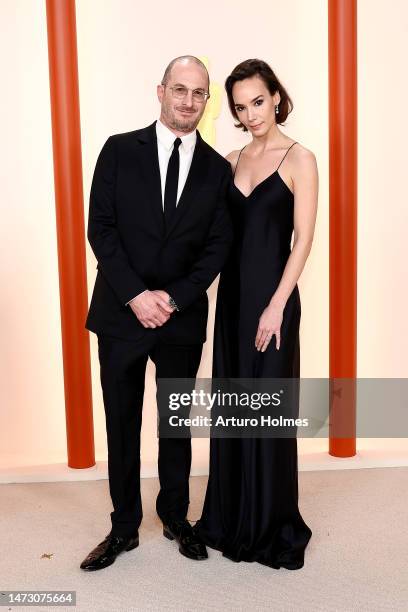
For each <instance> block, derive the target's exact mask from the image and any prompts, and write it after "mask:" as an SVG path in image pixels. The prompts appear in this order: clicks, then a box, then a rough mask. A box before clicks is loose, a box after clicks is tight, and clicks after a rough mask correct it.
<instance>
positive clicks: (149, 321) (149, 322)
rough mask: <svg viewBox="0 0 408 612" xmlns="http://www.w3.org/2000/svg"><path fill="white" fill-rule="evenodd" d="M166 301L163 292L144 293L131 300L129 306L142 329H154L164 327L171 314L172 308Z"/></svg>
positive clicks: (165, 294)
mask: <svg viewBox="0 0 408 612" xmlns="http://www.w3.org/2000/svg"><path fill="white" fill-rule="evenodd" d="M166 296H167V299H166ZM167 301H168V294H167V293H166V292H165V291H160V290H157V291H144V292H143V293H141V294H140V295H138V296H136V297H135V298H133V300H131V301H130V302H129V306H130V308H131V309H132V310H133V312H134V313H135V315H136V316H137V318H138V319H139V321H140V323H141V324H142V325H143V327H146V328H148V327H150V328H154V327H161V326H162V325H164V323H166V322H167V321H168V320H169V318H170V315H171V313H172V312H173V308H172V307H171V306H170V305H169V304H168V303H167Z"/></svg>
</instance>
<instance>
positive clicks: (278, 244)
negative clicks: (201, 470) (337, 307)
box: [196, 60, 318, 569]
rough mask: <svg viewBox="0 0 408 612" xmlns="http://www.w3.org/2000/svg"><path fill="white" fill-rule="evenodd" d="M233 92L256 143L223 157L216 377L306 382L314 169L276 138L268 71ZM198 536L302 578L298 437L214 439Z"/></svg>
mask: <svg viewBox="0 0 408 612" xmlns="http://www.w3.org/2000/svg"><path fill="white" fill-rule="evenodd" d="M226 90H227V95H228V102H229V106H230V109H231V112H232V115H233V116H234V118H235V119H237V121H238V125H237V127H241V128H242V129H244V131H248V130H249V131H250V133H251V135H252V140H251V142H250V143H249V144H248V145H247V146H246V147H244V148H243V149H242V150H241V151H234V152H232V153H231V154H230V155H228V156H227V159H228V160H229V161H230V163H231V165H232V168H233V173H234V181H233V182H232V184H231V187H230V192H229V207H230V212H231V216H232V220H233V224H234V233H235V242H234V245H233V248H232V251H231V255H230V257H229V260H228V262H227V264H226V266H225V268H224V270H223V271H222V273H221V277H220V284H219V288H218V296H217V307H216V320H215V330H214V351H213V377H214V378H229V377H235V378H239V377H245V378H278V377H279V378H280V377H281V378H283V377H285V378H293V377H295V378H298V377H299V376H300V372H299V369H300V361H299V323H300V314H301V305H300V297H299V290H298V287H297V284H296V283H297V280H298V278H299V276H300V273H301V271H302V270H303V267H304V264H305V262H306V259H307V256H308V254H309V252H310V248H311V244H312V238H313V232H314V225H315V218H316V209H317V189H318V188H317V183H318V178H317V168H316V161H315V157H314V155H313V153H311V152H310V151H309V150H307V149H306V148H304V147H302V146H301V145H300V144H299V143H297V142H294V141H293V140H291V139H290V138H288V137H287V136H286V135H284V134H283V133H282V132H281V131H280V129H279V128H278V124H281V123H283V122H284V121H285V120H286V117H287V115H288V114H289V112H290V111H291V110H292V102H291V99H290V98H289V96H288V94H287V92H286V90H285V88H284V87H283V86H282V84H281V83H280V82H279V81H278V79H277V77H276V75H275V74H274V72H273V71H272V69H271V68H270V67H269V66H268V65H267V64H266V63H265V62H262V61H261V60H247V61H245V62H242V63H241V64H239V65H238V66H237V67H236V68H235V69H234V70H233V72H232V73H231V75H230V76H229V77H228V78H227V80H226ZM295 193H296V197H295V195H294V194H295ZM293 231H294V243H293V249H292V250H291V238H292V232H293ZM273 336H275V338H276V340H275V342H273ZM196 527H197V529H198V532H199V534H200V535H201V537H202V539H203V540H204V541H205V543H206V544H208V545H209V546H210V547H212V548H215V549H218V550H221V551H222V552H223V555H224V556H226V557H228V558H230V559H232V560H234V561H258V562H260V563H263V564H265V565H269V566H271V567H274V568H276V569H278V568H280V567H285V568H287V569H299V568H301V567H302V566H303V563H304V551H305V548H306V546H307V544H308V541H309V539H310V537H311V535H312V532H311V530H310V528H309V527H308V526H307V525H306V523H305V522H304V520H303V518H302V517H301V515H300V512H299V508H298V470H297V440H296V438H284V437H282V438H279V437H277V438H262V439H261V438H212V439H211V443H210V472H209V480H208V486H207V491H206V497H205V502H204V508H203V513H202V517H201V519H200V520H199V521H198V523H197V526H196Z"/></svg>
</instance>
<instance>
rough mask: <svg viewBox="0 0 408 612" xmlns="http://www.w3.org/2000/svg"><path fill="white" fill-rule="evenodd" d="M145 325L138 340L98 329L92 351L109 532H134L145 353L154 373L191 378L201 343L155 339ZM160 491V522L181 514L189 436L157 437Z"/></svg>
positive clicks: (184, 501)
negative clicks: (100, 404)
mask: <svg viewBox="0 0 408 612" xmlns="http://www.w3.org/2000/svg"><path fill="white" fill-rule="evenodd" d="M156 331H157V329H156V330H148V333H146V335H145V337H144V338H143V339H142V340H141V341H139V342H128V341H125V340H120V339H118V338H111V337H107V336H103V335H98V353H99V363H100V375H101V384H102V391H103V400H104V407H105V417H106V433H107V443H108V470H109V490H110V495H111V499H112V504H113V512H111V521H112V534H115V535H124V536H128V535H134V534H136V533H137V531H138V528H139V525H140V523H141V520H142V516H143V513H142V501H141V494H140V429H141V424H142V407H143V395H144V384H145V372H146V364H147V360H148V357H150V358H151V359H152V361H153V362H154V363H155V365H156V382H157V380H158V379H160V378H195V377H196V375H197V370H198V368H199V365H200V360H201V353H202V344H196V345H173V344H163V343H162V342H160V339H159V338H158V335H157V333H156ZM158 445H159V457H158V471H159V480H160V491H159V494H158V497H157V500H156V510H157V513H158V515H159V517H160V518H161V520H162V521H163V523H166V522H167V521H168V520H170V519H184V518H185V517H186V515H187V511H188V505H189V476H190V468H191V438H164V437H163V438H162V437H159V440H158Z"/></svg>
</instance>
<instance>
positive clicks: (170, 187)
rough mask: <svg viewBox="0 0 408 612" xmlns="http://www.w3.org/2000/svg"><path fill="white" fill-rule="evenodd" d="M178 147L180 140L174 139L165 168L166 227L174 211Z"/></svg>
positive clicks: (178, 156) (177, 173) (178, 159)
mask: <svg viewBox="0 0 408 612" xmlns="http://www.w3.org/2000/svg"><path fill="white" fill-rule="evenodd" d="M180 145H181V140H180V138H176V140H175V141H174V147H173V151H172V153H171V155H170V159H169V165H168V166H167V174H166V186H165V189H164V218H165V221H166V225H167V226H168V224H169V223H170V221H171V219H172V217H173V215H174V213H175V211H176V204H177V187H178V177H179V168H180V154H179V146H180Z"/></svg>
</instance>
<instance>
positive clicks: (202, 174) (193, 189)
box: [166, 131, 208, 237]
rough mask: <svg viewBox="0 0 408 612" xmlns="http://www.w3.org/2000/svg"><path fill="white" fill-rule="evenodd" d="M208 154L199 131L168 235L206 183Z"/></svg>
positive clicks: (167, 231)
mask: <svg viewBox="0 0 408 612" xmlns="http://www.w3.org/2000/svg"><path fill="white" fill-rule="evenodd" d="M207 156H208V151H207V149H206V147H205V144H204V143H203V140H202V138H201V136H200V133H199V132H198V131H197V142H196V145H195V147H194V153H193V159H192V160H191V166H190V170H189V173H188V176H187V180H186V183H185V185H184V189H183V191H182V193H181V196H180V199H179V201H178V203H177V207H176V211H175V213H174V215H173V218H172V220H171V223H170V225H169V227H168V228H166V237H167V236H168V235H169V234H170V233H171V232H172V231H173V229H174V228H175V226H176V225H177V223H179V221H180V219H181V218H182V217H183V215H184V214H185V212H186V210H188V208H189V207H190V206H191V205H192V204H193V202H194V198H195V195H196V193H197V191H198V190H199V189H201V187H202V186H203V185H204V184H205V181H206V179H207V174H208V163H207Z"/></svg>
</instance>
